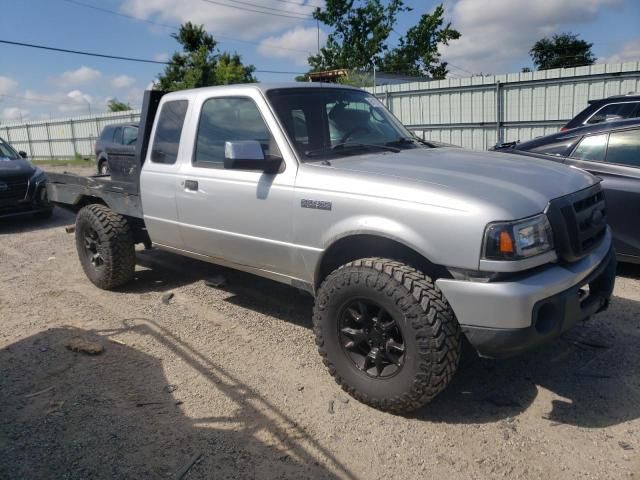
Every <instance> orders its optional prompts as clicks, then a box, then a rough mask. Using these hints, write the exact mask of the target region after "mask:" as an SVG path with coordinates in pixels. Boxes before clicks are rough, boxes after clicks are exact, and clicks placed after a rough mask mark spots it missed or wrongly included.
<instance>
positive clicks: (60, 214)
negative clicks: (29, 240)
mask: <svg viewBox="0 0 640 480" xmlns="http://www.w3.org/2000/svg"><path fill="white" fill-rule="evenodd" d="M74 222H75V214H74V213H72V212H69V211H67V210H63V209H61V208H54V210H53V214H52V215H51V217H50V218H47V219H41V218H37V217H36V216H34V215H24V216H19V217H9V218H1V219H0V235H5V234H10V233H27V232H33V231H36V230H46V229H49V228H57V227H63V226H66V225H73V223H74Z"/></svg>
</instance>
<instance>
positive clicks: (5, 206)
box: [0, 176, 53, 218]
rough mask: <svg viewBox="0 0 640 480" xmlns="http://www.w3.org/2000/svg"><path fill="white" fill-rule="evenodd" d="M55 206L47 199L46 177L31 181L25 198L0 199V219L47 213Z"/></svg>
mask: <svg viewBox="0 0 640 480" xmlns="http://www.w3.org/2000/svg"><path fill="white" fill-rule="evenodd" d="M52 209H53V205H52V204H51V203H50V202H49V199H48V197H47V188H46V177H44V176H43V177H42V178H36V179H31V180H29V182H28V186H27V189H26V192H25V194H24V196H20V197H16V198H11V197H9V198H0V218H10V217H17V216H21V215H31V214H35V213H42V212H47V211H50V210H52Z"/></svg>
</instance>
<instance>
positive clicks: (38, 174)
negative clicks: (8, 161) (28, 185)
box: [31, 167, 45, 182]
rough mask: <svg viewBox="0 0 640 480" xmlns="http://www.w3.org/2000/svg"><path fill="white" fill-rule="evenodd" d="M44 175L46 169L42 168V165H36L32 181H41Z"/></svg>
mask: <svg viewBox="0 0 640 480" xmlns="http://www.w3.org/2000/svg"><path fill="white" fill-rule="evenodd" d="M44 177H45V173H44V170H42V169H41V168H40V167H36V169H35V170H34V172H33V175H31V181H32V182H36V181H40V180H42V179H44Z"/></svg>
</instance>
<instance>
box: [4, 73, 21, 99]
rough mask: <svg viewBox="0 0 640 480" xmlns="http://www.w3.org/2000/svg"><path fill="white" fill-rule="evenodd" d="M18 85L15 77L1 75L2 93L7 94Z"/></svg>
mask: <svg viewBox="0 0 640 480" xmlns="http://www.w3.org/2000/svg"><path fill="white" fill-rule="evenodd" d="M17 86H18V82H16V81H15V80H14V79H13V78H9V77H3V76H0V95H6V94H7V93H9V92H11V91H12V90H13V89H14V88H16V87H17Z"/></svg>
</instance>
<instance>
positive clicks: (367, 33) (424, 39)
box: [308, 0, 460, 78]
mask: <svg viewBox="0 0 640 480" xmlns="http://www.w3.org/2000/svg"><path fill="white" fill-rule="evenodd" d="M410 10H411V8H410V7H407V6H405V4H404V2H403V0H389V1H388V2H387V3H386V5H383V4H382V2H381V0H326V5H325V8H324V9H320V8H318V9H316V10H315V11H314V13H313V16H314V18H316V19H317V20H318V21H320V22H322V23H324V24H325V25H327V26H329V27H330V28H331V29H332V32H331V34H329V36H328V38H327V43H326V45H325V46H324V47H323V48H321V50H320V53H319V54H317V55H312V56H311V57H309V60H308V61H309V65H310V67H311V71H322V70H333V69H338V68H348V69H370V68H371V67H372V66H373V65H374V64H375V65H376V66H377V68H378V70H383V71H386V72H391V73H401V74H405V75H429V76H432V77H434V78H443V77H444V76H445V75H446V73H447V64H446V62H442V61H441V60H440V54H439V52H438V47H439V46H440V45H447V44H448V43H449V41H450V40H455V39H457V38H460V32H458V31H457V30H455V29H453V28H452V27H451V24H450V23H447V24H446V25H444V19H443V17H444V7H443V6H442V5H439V6H438V7H436V8H435V10H434V11H433V12H432V13H425V14H423V15H421V16H420V20H419V21H418V23H417V24H416V25H415V26H413V27H411V28H410V29H409V30H408V31H407V32H406V33H405V34H404V35H403V36H401V37H400V39H399V40H398V43H397V45H396V46H394V47H390V46H389V36H390V35H391V33H392V32H394V27H395V25H396V23H397V18H398V15H399V14H400V13H402V12H408V11H410Z"/></svg>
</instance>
